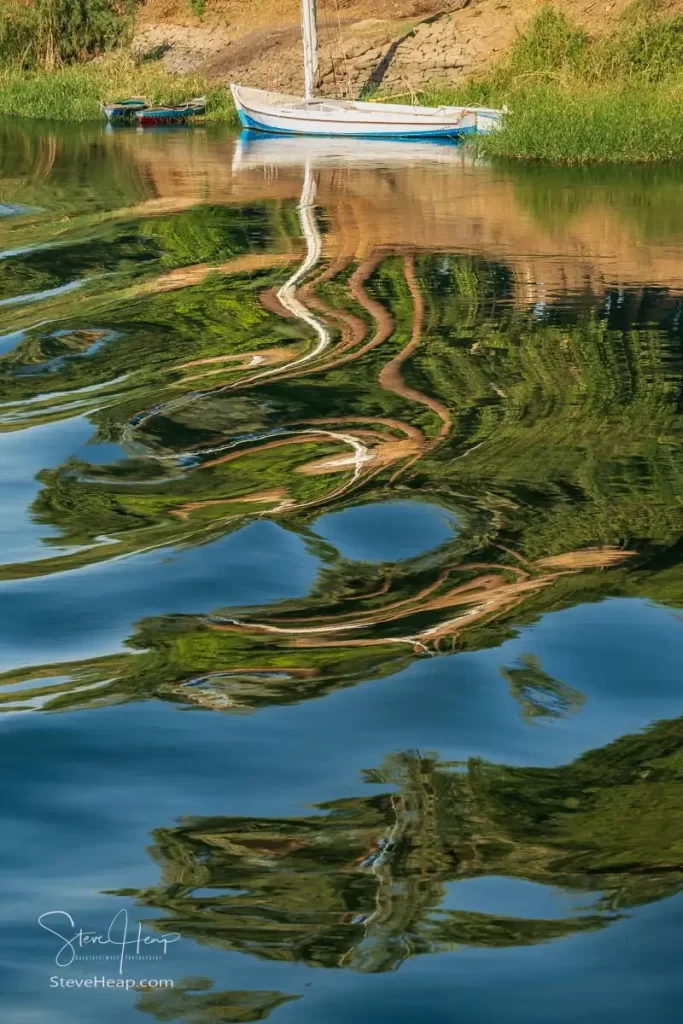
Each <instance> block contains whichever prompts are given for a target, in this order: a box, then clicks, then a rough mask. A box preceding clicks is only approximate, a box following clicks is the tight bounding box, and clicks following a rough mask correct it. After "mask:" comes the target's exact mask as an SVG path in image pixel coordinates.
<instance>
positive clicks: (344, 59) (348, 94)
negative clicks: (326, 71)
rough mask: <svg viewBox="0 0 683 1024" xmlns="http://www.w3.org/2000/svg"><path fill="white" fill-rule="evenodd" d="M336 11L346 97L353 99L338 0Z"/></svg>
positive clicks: (335, 4) (335, 6)
mask: <svg viewBox="0 0 683 1024" xmlns="http://www.w3.org/2000/svg"><path fill="white" fill-rule="evenodd" d="M334 13H335V15H336V18H337V38H338V39H339V51H340V53H341V57H342V63H343V65H344V78H345V82H346V97H347V99H350V100H351V99H353V89H352V88H351V75H350V74H349V64H348V60H347V57H346V47H345V46H344V37H343V34H342V27H341V18H340V16H339V3H338V0H334Z"/></svg>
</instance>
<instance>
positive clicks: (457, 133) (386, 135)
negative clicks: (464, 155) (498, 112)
mask: <svg viewBox="0 0 683 1024" xmlns="http://www.w3.org/2000/svg"><path fill="white" fill-rule="evenodd" d="M237 114H238V116H239V119H240V122H241V123H242V127H243V128H250V129H251V130H252V131H256V132H268V133H269V134H270V135H305V136H307V137H316V138H324V137H325V136H329V137H332V136H334V137H336V138H344V139H449V138H450V139H456V138H460V137H461V136H463V135H476V133H477V129H476V128H438V129H435V130H424V129H423V130H422V131H418V130H416V131H413V132H298V131H290V130H289V129H287V128H271V127H270V126H269V125H265V124H262V123H261V122H260V121H256V120H254V118H253V117H249V115H248V114H247V113H245V111H244V110H238V111H237Z"/></svg>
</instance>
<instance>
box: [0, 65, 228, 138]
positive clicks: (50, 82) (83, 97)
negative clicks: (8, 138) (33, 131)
mask: <svg viewBox="0 0 683 1024" xmlns="http://www.w3.org/2000/svg"><path fill="white" fill-rule="evenodd" d="M204 95H206V96H207V98H208V103H207V112H206V118H207V120H209V121H221V122H224V123H229V124H237V114H236V112H235V107H234V105H233V102H232V97H231V96H230V93H229V92H228V91H227V90H226V89H225V88H216V87H215V86H212V85H211V84H210V83H209V82H208V81H207V80H206V79H205V78H204V77H203V76H202V75H171V74H169V73H168V72H167V71H164V70H163V68H161V67H160V66H159V65H158V64H157V63H156V62H155V63H149V64H146V63H144V64H137V63H136V62H135V61H133V60H132V58H130V57H129V56H127V55H126V54H124V53H114V54H110V55H108V56H107V57H104V58H100V59H98V60H94V61H89V62H88V63H86V64H72V65H68V66H65V67H60V68H57V69H56V70H54V71H22V70H19V69H16V68H12V67H6V68H4V69H0V114H13V115H16V116H18V117H34V118H45V119H50V120H56V121H93V120H98V119H100V118H101V117H102V113H101V111H100V101H112V100H117V99H123V98H124V97H126V96H146V97H147V99H149V100H150V102H151V103H180V102H182V101H183V100H186V99H188V98H189V97H191V96H204Z"/></svg>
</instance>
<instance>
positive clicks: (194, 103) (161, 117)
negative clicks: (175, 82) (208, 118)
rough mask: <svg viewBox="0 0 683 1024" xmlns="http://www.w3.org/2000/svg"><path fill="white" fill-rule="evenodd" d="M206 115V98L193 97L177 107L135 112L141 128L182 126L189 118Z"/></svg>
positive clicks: (151, 108) (146, 109)
mask: <svg viewBox="0 0 683 1024" xmlns="http://www.w3.org/2000/svg"><path fill="white" fill-rule="evenodd" d="M204 113H206V97H205V96H195V97H194V99H191V100H188V101H187V103H179V104H178V105H177V106H170V105H169V106H164V107H146V108H144V109H143V110H138V111H137V112H136V117H137V119H138V124H140V125H142V127H143V128H147V127H151V126H152V125H164V124H165V125H169V124H183V123H184V122H185V121H187V120H188V118H190V117H200V116H201V115H202V114H204Z"/></svg>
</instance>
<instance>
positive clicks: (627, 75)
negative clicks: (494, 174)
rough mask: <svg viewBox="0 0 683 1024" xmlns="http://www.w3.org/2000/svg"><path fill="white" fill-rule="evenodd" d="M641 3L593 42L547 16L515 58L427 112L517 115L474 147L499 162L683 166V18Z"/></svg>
mask: <svg viewBox="0 0 683 1024" xmlns="http://www.w3.org/2000/svg"><path fill="white" fill-rule="evenodd" d="M658 9H659V2H658V0H636V2H635V3H634V4H631V5H630V7H629V8H628V10H627V11H626V12H625V14H624V16H623V18H622V19H621V21H620V23H619V24H618V25H617V27H616V29H615V30H613V31H612V32H611V33H610V34H607V35H603V36H597V37H594V38H592V37H589V36H588V35H586V33H585V32H583V30H582V29H580V28H579V27H577V26H575V25H573V24H572V23H571V22H570V21H568V20H567V18H565V17H564V15H562V14H561V13H560V12H559V11H557V10H556V9H555V8H552V7H545V8H542V9H541V11H540V12H539V14H538V15H537V16H536V17H535V18H534V19H533V20H532V22H531V23H530V25H529V27H528V29H527V31H526V32H525V33H524V34H523V35H521V36H520V37H519V39H518V40H517V42H516V44H515V45H514V47H513V48H512V50H511V51H510V53H509V54H508V55H507V57H506V58H505V59H504V60H503V61H502V62H501V63H500V64H498V65H497V66H496V67H494V68H492V69H490V70H489V71H488V72H487V73H486V75H484V76H482V77H480V78H478V79H473V80H472V81H470V82H468V83H467V84H466V85H464V86H462V87H460V88H457V89H439V90H427V91H425V93H423V95H422V97H421V98H422V100H423V102H426V103H429V104H440V103H472V104H475V103H476V104H482V105H486V106H493V107H502V106H504V105H507V106H508V107H509V110H510V113H509V114H508V115H507V116H506V117H505V121H504V126H503V129H502V130H501V131H500V132H498V133H496V134H494V135H491V136H489V137H486V138H481V139H478V140H477V141H476V142H475V143H474V145H475V146H476V148H477V149H478V150H479V151H480V152H483V153H485V154H486V155H490V156H500V157H510V158H515V159H523V160H545V161H552V162H555V163H567V164H582V163H584V164H585V163H614V162H622V163H623V162H629V163H649V162H666V161H672V160H681V159H683V15H676V16H675V17H660V16H659V14H658Z"/></svg>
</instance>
